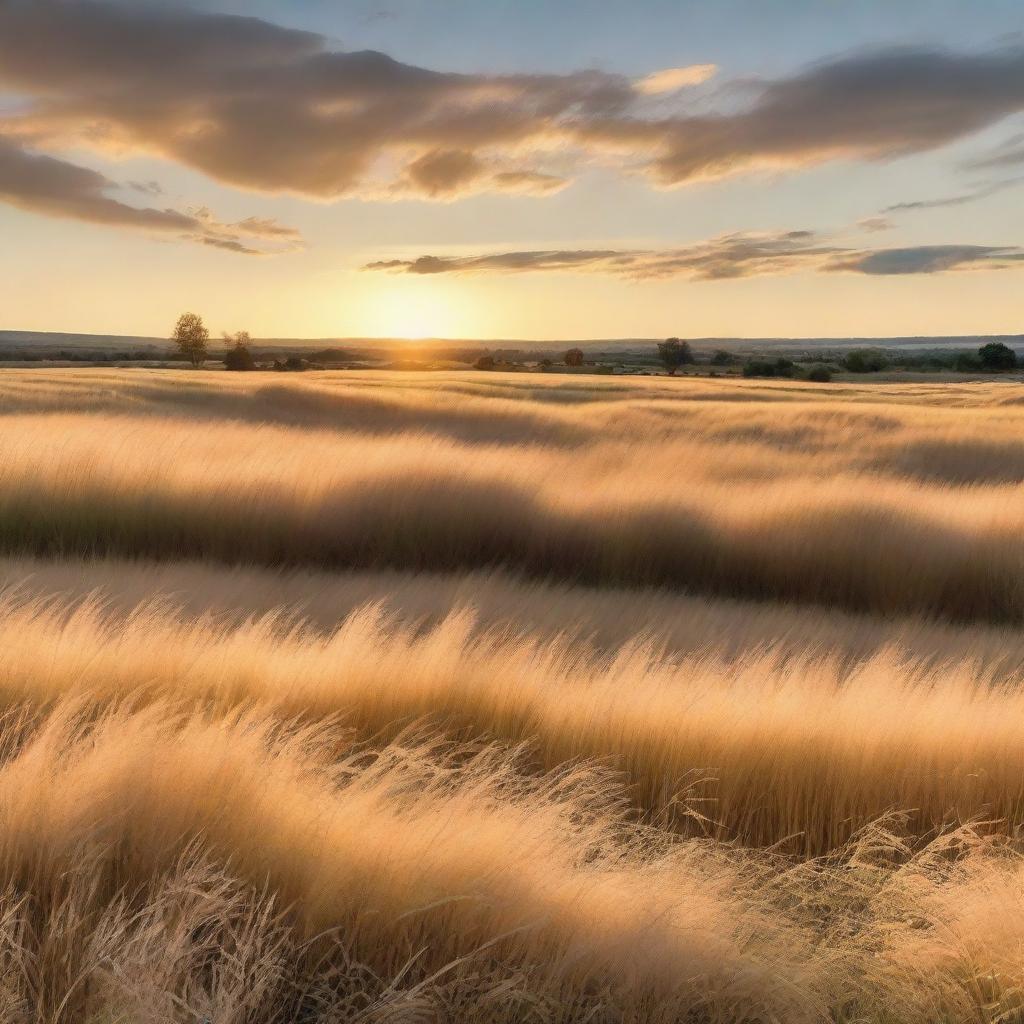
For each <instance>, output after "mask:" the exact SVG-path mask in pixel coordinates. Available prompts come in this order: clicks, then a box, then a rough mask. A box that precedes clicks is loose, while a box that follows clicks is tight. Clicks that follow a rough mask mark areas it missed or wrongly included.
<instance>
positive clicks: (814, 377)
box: [807, 363, 832, 384]
mask: <svg viewBox="0 0 1024 1024" xmlns="http://www.w3.org/2000/svg"><path fill="white" fill-rule="evenodd" d="M807 379H808V380H811V381H814V383H815V384H827V383H828V382H829V381H830V380H831V379H832V371H831V370H830V369H829V368H828V367H827V366H822V365H821V364H820V363H819V364H818V365H817V366H812V367H811V368H810V370H808V371H807Z"/></svg>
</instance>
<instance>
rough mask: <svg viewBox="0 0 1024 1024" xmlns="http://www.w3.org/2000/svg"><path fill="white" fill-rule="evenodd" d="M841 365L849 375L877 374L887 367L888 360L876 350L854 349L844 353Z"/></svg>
mask: <svg viewBox="0 0 1024 1024" xmlns="http://www.w3.org/2000/svg"><path fill="white" fill-rule="evenodd" d="M843 365H844V366H845V367H846V369H847V370H849V371H850V373H877V372H878V371H879V370H884V369H885V368H886V367H887V366H888V365H889V360H888V358H887V357H886V355H885V353H884V352H882V351H880V350H879V349H877V348H855V349H854V350H853V351H852V352H847V353H846V356H845V358H844V359H843Z"/></svg>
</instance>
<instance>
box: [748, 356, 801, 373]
mask: <svg viewBox="0 0 1024 1024" xmlns="http://www.w3.org/2000/svg"><path fill="white" fill-rule="evenodd" d="M795 371H796V365H795V364H794V362H793V360H792V359H785V358H783V357H781V356H780V357H779V358H778V359H748V360H747V362H746V363H745V364H744V366H743V376H744V377H792V376H793V374H794V372H795Z"/></svg>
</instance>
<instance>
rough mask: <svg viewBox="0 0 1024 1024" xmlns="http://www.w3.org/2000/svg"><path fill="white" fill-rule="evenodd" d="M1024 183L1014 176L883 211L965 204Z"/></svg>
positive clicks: (931, 208) (938, 207)
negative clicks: (967, 190) (966, 190)
mask: <svg viewBox="0 0 1024 1024" xmlns="http://www.w3.org/2000/svg"><path fill="white" fill-rule="evenodd" d="M1021 184H1024V178H1012V179H1010V180H1007V181H996V182H992V183H990V184H988V185H983V186H981V187H980V188H976V189H974V190H973V191H971V192H961V193H959V194H958V195H955V196H940V197H939V198H937V199H915V200H912V201H909V202H903V203H894V204H893V205H892V206H887V207H885V209H884V210H882V213H883V214H885V213H903V212H905V211H908V210H938V209H942V208H943V207H946V206H964V205H966V204H967V203H974V202H977V201H978V200H979V199H987V198H988V197H989V196H994V195H996V194H997V193H999V192H1004V191H1005V190H1006V189H1008V188H1015V187H1016V186H1018V185H1021Z"/></svg>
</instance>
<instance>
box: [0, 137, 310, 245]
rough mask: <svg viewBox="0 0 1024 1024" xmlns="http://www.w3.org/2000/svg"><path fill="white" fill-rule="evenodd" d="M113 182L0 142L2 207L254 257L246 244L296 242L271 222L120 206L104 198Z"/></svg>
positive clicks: (13, 143)
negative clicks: (154, 234) (254, 240)
mask: <svg viewBox="0 0 1024 1024" xmlns="http://www.w3.org/2000/svg"><path fill="white" fill-rule="evenodd" d="M116 188H117V184H116V182H113V181H111V180H110V179H109V178H107V177H105V176H104V175H102V174H100V173H98V172H97V171H93V170H90V169H89V168H86V167H78V166H76V165H75V164H71V163H68V162H66V161H64V160H58V159H56V158H55V157H52V156H47V155H45V154H42V153H33V152H30V151H28V150H26V149H24V148H23V147H22V146H20V145H19V144H18V143H17V142H16V141H13V140H10V139H5V138H4V137H3V136H0V202H5V203H8V204H9V205H11V206H16V207H18V208H19V209H22V210H29V211H31V212H34V213H43V214H49V215H50V216H55V217H65V218H69V219H71V220H79V221H86V222H88V223H91V224H106V225H110V226H113V227H122V228H138V229H141V230H145V231H151V232H157V233H162V234H171V235H174V236H176V237H179V238H183V239H188V240H190V241H196V242H201V243H202V244H204V245H216V246H219V247H221V248H229V249H231V250H233V251H235V252H240V253H246V254H251V255H257V254H260V253H261V252H262V250H259V249H255V248H252V247H251V246H249V245H246V244H245V242H243V241H242V239H244V238H271V237H281V238H287V239H289V240H290V241H292V242H295V241H296V240H297V236H296V234H295V232H294V231H292V229H290V228H285V227H283V226H281V225H277V224H276V222H273V221H261V220H256V219H253V218H250V219H249V220H247V221H240V222H239V223H237V224H221V223H219V222H218V221H217V220H216V219H215V218H214V217H213V215H212V214H210V213H209V211H207V210H201V211H193V212H188V213H182V212H180V211H178V210H170V209H167V210H158V209H154V208H152V207H136V206H130V205H128V204H127V203H122V202H120V201H119V200H118V199H115V198H114V197H112V196H111V195H109V194H108V193H109V192H111V191H114V190H116Z"/></svg>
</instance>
